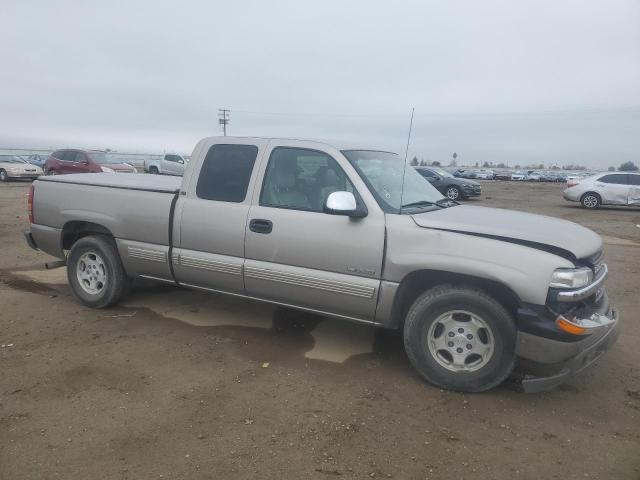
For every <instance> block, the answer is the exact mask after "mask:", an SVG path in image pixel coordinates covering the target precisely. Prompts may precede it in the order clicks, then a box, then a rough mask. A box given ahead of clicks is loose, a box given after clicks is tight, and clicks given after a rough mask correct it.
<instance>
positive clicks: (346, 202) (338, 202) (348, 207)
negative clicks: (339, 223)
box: [324, 192, 367, 217]
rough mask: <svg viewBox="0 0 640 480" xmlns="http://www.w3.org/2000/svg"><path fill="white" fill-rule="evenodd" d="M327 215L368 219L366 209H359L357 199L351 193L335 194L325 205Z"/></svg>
mask: <svg viewBox="0 0 640 480" xmlns="http://www.w3.org/2000/svg"><path fill="white" fill-rule="evenodd" d="M324 211H325V213H328V214H331V215H346V216H348V217H366V216H367V210H366V208H359V207H358V202H357V201H356V197H355V196H354V195H353V193H351V192H333V193H331V194H329V196H328V197H327V201H326V202H325V204H324Z"/></svg>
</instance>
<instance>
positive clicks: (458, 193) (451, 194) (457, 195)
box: [445, 185, 462, 200]
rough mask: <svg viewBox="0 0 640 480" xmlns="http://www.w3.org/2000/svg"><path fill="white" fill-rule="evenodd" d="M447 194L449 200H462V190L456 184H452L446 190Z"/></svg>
mask: <svg viewBox="0 0 640 480" xmlns="http://www.w3.org/2000/svg"><path fill="white" fill-rule="evenodd" d="M445 196H446V197H447V198H448V199H449V200H460V199H461V198H462V190H460V188H458V187H456V186H455V185H450V186H448V187H447V189H446V190H445Z"/></svg>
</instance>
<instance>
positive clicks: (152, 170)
mask: <svg viewBox="0 0 640 480" xmlns="http://www.w3.org/2000/svg"><path fill="white" fill-rule="evenodd" d="M149 173H150V174H152V175H158V173H160V172H158V169H157V168H156V167H151V168H150V169H149Z"/></svg>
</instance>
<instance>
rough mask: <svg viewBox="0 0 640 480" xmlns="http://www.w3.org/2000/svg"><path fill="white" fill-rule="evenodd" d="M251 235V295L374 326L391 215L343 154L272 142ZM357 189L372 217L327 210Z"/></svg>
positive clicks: (256, 196)
mask: <svg viewBox="0 0 640 480" xmlns="http://www.w3.org/2000/svg"><path fill="white" fill-rule="evenodd" d="M259 178H260V179H262V181H261V182H258V183H257V184H256V187H255V192H254V195H253V202H252V205H251V209H250V211H249V219H248V222H247V233H246V262H245V268H244V277H245V287H246V291H247V294H248V295H250V296H253V297H258V298H263V299H267V300H271V301H275V302H279V303H283V304H290V305H295V306H299V307H305V308H309V309H313V310H318V311H325V312H330V313H334V314H340V315H344V316H348V317H355V318H358V319H364V320H373V318H374V314H375V307H376V301H377V296H378V291H379V286H380V276H381V266H382V257H383V249H384V229H385V226H384V214H383V212H382V211H381V210H380V208H379V207H378V205H377V204H376V203H375V200H374V199H373V197H372V196H371V194H370V193H369V191H368V190H367V189H366V187H365V185H364V183H363V182H362V180H361V179H360V178H359V177H358V175H357V173H356V172H355V170H354V169H353V167H352V166H351V165H350V164H349V163H348V161H347V160H346V159H345V158H344V156H343V155H342V154H341V153H340V152H339V151H337V150H335V149H333V148H330V147H327V146H325V145H321V144H314V143H312V142H297V141H287V143H279V142H278V141H271V142H270V144H269V146H268V148H267V149H266V151H265V154H264V156H263V161H262V164H261V166H260V177H259ZM345 190H346V191H351V192H353V193H354V194H355V196H356V198H358V200H359V202H362V203H364V204H365V206H366V208H367V209H368V215H367V216H366V217H364V218H350V217H348V216H344V215H331V214H328V213H324V212H323V206H324V203H325V201H326V199H327V197H328V195H329V194H330V193H332V192H335V191H345Z"/></svg>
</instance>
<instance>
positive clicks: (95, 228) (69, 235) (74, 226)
mask: <svg viewBox="0 0 640 480" xmlns="http://www.w3.org/2000/svg"><path fill="white" fill-rule="evenodd" d="M90 235H108V236H109V237H113V234H112V233H111V232H110V231H109V229H108V228H105V227H103V226H102V225H99V224H97V223H91V222H80V221H72V222H68V223H66V224H65V226H64V227H63V228H62V248H63V249H64V250H69V249H71V247H72V246H73V244H74V243H76V242H77V241H78V240H80V239H81V238H84V237H88V236H90Z"/></svg>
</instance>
